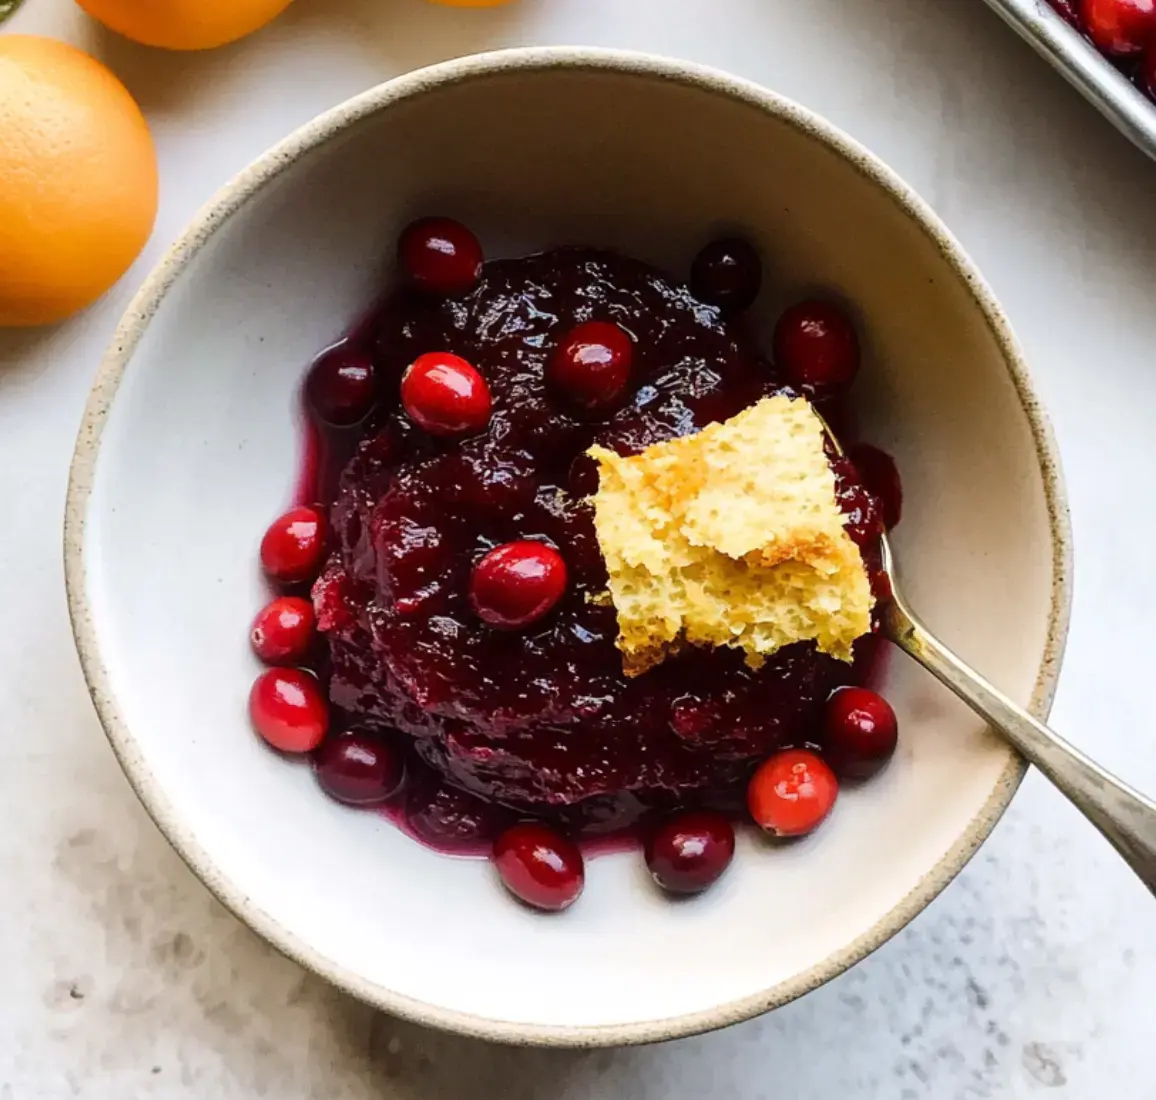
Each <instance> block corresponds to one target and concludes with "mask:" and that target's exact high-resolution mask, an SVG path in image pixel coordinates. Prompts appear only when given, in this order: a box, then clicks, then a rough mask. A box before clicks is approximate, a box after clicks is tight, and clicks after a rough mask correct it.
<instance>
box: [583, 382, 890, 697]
mask: <svg viewBox="0 0 1156 1100" xmlns="http://www.w3.org/2000/svg"><path fill="white" fill-rule="evenodd" d="M823 439H824V427H823V423H822V421H821V420H820V419H819V417H818V416H817V415H816V414H815V412H814V410H813V409H812V408H811V406H810V405H809V404H808V403H807V402H806V401H805V400H803V399H802V398H798V399H791V398H788V397H771V398H767V399H765V400H763V401H760V402H759V403H758V404H757V405H754V406H752V407H751V408H749V409H747V410H745V411H744V412H741V413H739V414H738V415H737V416H734V417H732V418H731V419H730V420H727V421H726V422H725V423H722V424H712V425H710V426H709V427H707V428H704V429H703V430H702V431H701V432H699V433H698V434H696V435H692V436H686V437H684V438H682V439H673V440H670V441H669V442H666V443H656V444H654V445H653V446H651V447H647V449H646V450H645V451H643V452H642V453H641V454H639V455H635V456H634V457H632V458H621V457H619V456H618V455H616V454H614V453H613V452H611V451H608V450H605V449H604V448H602V447H594V448H592V449H591V451H590V453H591V455H593V456H594V457H595V458H596V459H597V460H598V463H599V472H600V483H599V489H598V492H597V494H596V495H595V497H594V517H595V528H596V530H597V533H598V541H599V544H600V546H601V548H602V555H603V557H604V558H605V561H606V567H607V570H608V572H609V575H610V596H611V598H612V600H613V601H614V606H615V609H616V610H617V612H618V630H619V636H618V648H619V649H620V650H621V651H622V655H623V667H624V668H625V670H626V672H627V674H628V675H637V674H639V673H641V672H645V671H646V670H647V669H648V668H651V667H652V666H654V665H656V664H658V663H659V662H660V661H661V660H662V659H663V658H664V657H665V656H666V655H667V654H668V653H671V652H673V651H674V650H675V649H677V648H678V647H679V646H680V645H682V644H684V643H689V644H692V645H707V646H723V645H725V646H733V647H735V648H739V649H742V650H743V651H744V652H745V653H746V657H747V661H748V663H749V664H752V665H757V664H759V663H760V662H761V661H762V659H763V658H764V657H766V656H768V655H769V654H771V653H774V652H775V650H777V649H779V648H780V647H782V646H785V645H789V644H790V643H792V642H799V641H814V642H815V644H816V645H817V646H818V648H819V649H821V650H823V651H824V652H825V653H829V654H831V655H832V656H835V657H839V658H841V659H842V660H845V661H847V660H850V659H851V643H852V642H854V640H855V639H856V638H858V637H860V636H861V635H863V634H866V633H867V632H868V631H869V630H870V628H871V604H872V597H871V587H870V584H869V581H868V577H867V570H866V568H865V567H864V565H863V559H862V557H861V555H860V553H859V549H858V547H856V545H855V544H854V543H853V542H852V541H851V538H850V536H849V535H848V534H847V532H846V530H845V529H844V526H843V525H844V517H843V513H842V512H841V511H840V510H839V506H838V503H837V502H836V499H835V475H834V473H833V471H832V470H831V467H830V465H829V463H828V461H827V456H826V454H825V452H824V450H823Z"/></svg>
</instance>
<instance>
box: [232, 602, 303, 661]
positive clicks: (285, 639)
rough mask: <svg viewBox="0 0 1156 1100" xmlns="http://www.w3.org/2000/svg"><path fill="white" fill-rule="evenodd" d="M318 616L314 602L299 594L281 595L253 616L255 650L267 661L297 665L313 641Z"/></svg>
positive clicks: (252, 639) (251, 638) (251, 635)
mask: <svg viewBox="0 0 1156 1100" xmlns="http://www.w3.org/2000/svg"><path fill="white" fill-rule="evenodd" d="M316 627H317V619H316V616H315V615H314V613H313V604H311V603H310V602H309V601H308V600H303V599H301V598H300V597H298V596H279V597H278V598H277V599H275V600H274V601H273V602H272V603H270V604H267V605H266V606H265V607H263V608H262V609H261V610H260V611H259V612H258V613H257V617H256V618H255V619H254V620H253V630H252V633H251V634H250V636H249V637H250V640H251V641H252V643H253V652H254V653H256V654H257V656H258V657H260V658H261V660H262V661H264V662H265V663H266V664H267V665H295V664H299V663H300V662H301V661H303V660H304V659H305V656H306V654H308V652H309V647H310V646H311V645H312V644H313V634H314V631H315V629H316Z"/></svg>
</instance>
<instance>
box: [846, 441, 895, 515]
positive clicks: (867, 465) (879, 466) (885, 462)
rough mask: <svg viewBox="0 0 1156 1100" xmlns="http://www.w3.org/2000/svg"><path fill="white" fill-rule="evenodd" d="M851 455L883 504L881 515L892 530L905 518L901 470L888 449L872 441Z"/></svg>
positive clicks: (854, 449) (865, 485)
mask: <svg viewBox="0 0 1156 1100" xmlns="http://www.w3.org/2000/svg"><path fill="white" fill-rule="evenodd" d="M847 457H848V458H850V459H851V463H852V465H853V466H854V467H855V469H856V470H857V471H858V473H859V477H860V479H861V480H862V482H863V485H864V487H865V488H866V489H867V491H868V492H869V493H870V494H871V495H872V496H873V497H874V498H875V500H876V502H877V503H878V505H879V516H880V519H882V521H883V526H884V527H886V528H887V530H888V531H890V530H891V528H892V527H894V526H895V525H896V524H897V523H898V522H899V521H900V519H902V518H903V484H902V482H900V480H899V470H898V469H897V468H896V466H895V459H893V458H892V457H891V456H890V455H889V454H888V453H887V452H886V451H881V450H879V448H878V447H872V446H871V444H870V443H856V444H855V446H854V447H852V448H851V450H850V451H849V452H848V456H847Z"/></svg>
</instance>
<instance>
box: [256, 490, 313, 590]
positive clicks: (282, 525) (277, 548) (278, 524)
mask: <svg viewBox="0 0 1156 1100" xmlns="http://www.w3.org/2000/svg"><path fill="white" fill-rule="evenodd" d="M324 555H325V521H324V519H323V518H322V516H321V513H320V512H318V511H317V509H316V508H305V507H301V508H291V509H290V510H289V511H288V512H286V513H285V514H284V515H283V516H279V517H278V518H277V519H275V520H274V521H273V522H272V523H271V524H269V529H268V530H267V531H266V532H265V537H264V538H263V539H262V540H261V566H262V568H263V569H264V570H265V572H266V574H267V575H268V576H269V577H270V578H272V579H273V580H275V581H279V582H280V583H281V584H301V583H302V582H303V581H310V580H312V579H313V578H314V577H315V576H317V574H318V572H319V571H320V569H321V560H322V558H323V557H324Z"/></svg>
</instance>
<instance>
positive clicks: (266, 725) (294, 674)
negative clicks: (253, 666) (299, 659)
mask: <svg viewBox="0 0 1156 1100" xmlns="http://www.w3.org/2000/svg"><path fill="white" fill-rule="evenodd" d="M249 720H250V721H251V722H252V723H253V728H254V729H255V730H256V731H257V732H258V733H259V734H260V735H261V736H262V737H263V738H264V739H265V740H266V741H268V742H269V744H270V745H272V746H273V748H275V749H280V750H281V751H282V752H312V751H313V750H314V749H315V748H317V746H318V745H320V744H321V742H322V740H323V739H324V737H325V734H326V733H327V732H328V730H329V704H328V702H326V699H325V695H324V694H323V693H322V691H321V685H320V684H319V683H318V682H317V679H316V677H314V676H311V675H310V674H309V673H308V672H302V671H301V669H299V668H271V669H269V670H268V671H267V672H263V673H261V675H260V676H258V677H257V680H256V682H255V683H254V684H253V688H252V690H251V691H250V692H249Z"/></svg>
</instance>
